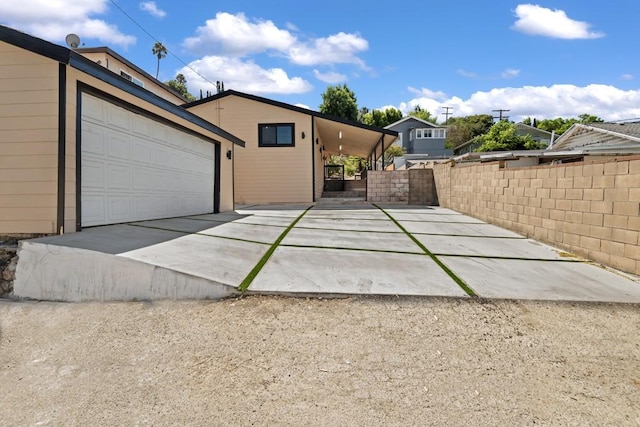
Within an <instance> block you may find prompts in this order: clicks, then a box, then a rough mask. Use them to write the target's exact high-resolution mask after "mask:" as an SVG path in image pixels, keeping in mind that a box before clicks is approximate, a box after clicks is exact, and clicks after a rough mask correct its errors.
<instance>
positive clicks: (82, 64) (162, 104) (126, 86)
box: [0, 25, 245, 147]
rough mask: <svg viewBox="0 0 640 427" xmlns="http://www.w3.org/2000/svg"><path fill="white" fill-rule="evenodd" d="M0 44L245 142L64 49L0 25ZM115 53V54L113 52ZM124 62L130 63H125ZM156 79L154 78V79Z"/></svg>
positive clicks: (240, 143)
mask: <svg viewBox="0 0 640 427" xmlns="http://www.w3.org/2000/svg"><path fill="white" fill-rule="evenodd" d="M0 41H4V42H7V43H9V44H12V45H14V46H17V47H19V48H22V49H25V50H28V51H31V52H33V53H36V54H38V55H42V56H45V57H47V58H50V59H53V60H54V61H58V62H60V63H62V64H68V65H70V66H72V67H73V68H76V69H78V70H80V71H82V72H84V73H86V74H89V75H90V76H93V77H95V78H97V79H99V80H102V81H103V82H105V83H108V84H110V85H112V86H115V87H117V88H118V89H121V90H123V91H125V92H127V93H129V94H131V95H133V96H136V97H138V98H140V99H142V100H144V101H147V102H149V103H150V104H153V105H155V106H156V107H159V108H162V109H163V110H165V111H167V112H170V113H172V114H174V115H176V116H178V117H181V118H183V119H185V120H187V121H189V122H191V123H193V124H195V125H198V126H200V127H201V128H203V129H206V130H208V131H210V132H211V133H213V134H215V135H218V136H220V137H222V138H225V139H227V140H229V141H231V142H233V143H234V144H237V145H240V146H242V147H244V145H245V142H244V141H243V140H241V139H240V138H238V137H237V136H235V135H232V134H230V133H229V132H227V131H224V130H222V129H220V128H219V127H217V126H215V125H214V124H212V123H209V122H208V121H206V120H204V119H203V118H201V117H199V116H197V115H195V114H193V113H190V112H189V111H187V110H185V109H184V108H182V107H181V106H179V105H175V104H173V103H171V102H169V101H167V100H166V99H164V98H161V97H159V96H158V95H156V94H154V93H152V92H150V91H148V90H146V89H144V88H141V87H140V86H138V85H136V84H134V83H132V82H129V81H127V80H125V79H123V78H122V77H120V76H119V75H117V74H115V73H113V72H112V71H109V70H107V69H106V68H104V67H102V66H101V65H98V64H96V63H94V62H93V61H91V60H89V59H87V58H85V57H83V56H82V55H80V54H79V53H76V52H74V51H72V50H71V49H68V48H66V47H63V46H60V45H57V44H53V43H50V42H48V41H46V40H42V39H39V38H37V37H34V36H31V35H29V34H26V33H23V32H20V31H17V30H14V29H12V28H9V27H5V26H2V25H0ZM114 53H115V52H114ZM127 63H129V62H128V61H127ZM154 80H155V79H154Z"/></svg>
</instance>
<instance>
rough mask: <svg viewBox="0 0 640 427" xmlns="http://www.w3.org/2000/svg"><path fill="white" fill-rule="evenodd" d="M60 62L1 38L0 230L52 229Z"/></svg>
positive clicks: (55, 196) (20, 231)
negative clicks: (3, 40)
mask: <svg viewBox="0 0 640 427" xmlns="http://www.w3.org/2000/svg"><path fill="white" fill-rule="evenodd" d="M57 158H58V63H57V62H56V61H53V60H51V59H47V58H44V57H42V56H40V55H37V54H34V53H31V52H28V51H26V50H23V49H20V48H17V47H15V46H13V45H10V44H7V43H4V42H0V234H34V233H55V232H56V220H57V211H56V206H57V176H58V175H57V166H58V163H57Z"/></svg>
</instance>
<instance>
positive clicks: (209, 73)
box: [177, 56, 313, 95]
mask: <svg viewBox="0 0 640 427" xmlns="http://www.w3.org/2000/svg"><path fill="white" fill-rule="evenodd" d="M189 66H190V67H191V68H193V69H195V70H196V71H197V72H198V73H199V74H201V75H203V76H204V77H206V78H207V79H208V80H209V81H212V82H216V81H218V80H221V81H223V82H224V86H225V88H226V89H234V90H238V91H241V92H247V93H251V94H255V95H263V94H297V93H305V92H309V91H310V90H311V89H313V86H312V85H311V83H309V82H308V81H306V80H304V79H302V78H301V77H289V76H288V75H287V73H286V71H284V70H283V69H282V68H270V69H265V68H261V67H260V66H259V65H257V64H255V63H254V62H252V61H243V60H241V59H238V58H230V57H222V56H205V57H204V58H202V59H199V60H197V61H193V62H192V63H190V64H189ZM191 68H188V67H183V68H182V69H180V70H178V71H177V73H182V74H184V76H185V77H186V79H187V82H188V83H187V84H188V86H189V90H190V91H191V93H193V94H197V93H199V92H200V90H202V91H203V92H206V91H207V90H208V91H215V87H214V86H215V85H212V84H211V83H209V82H208V81H206V80H204V79H203V78H202V77H200V76H199V75H198V74H196V73H195V72H194V71H193V70H192V69H191Z"/></svg>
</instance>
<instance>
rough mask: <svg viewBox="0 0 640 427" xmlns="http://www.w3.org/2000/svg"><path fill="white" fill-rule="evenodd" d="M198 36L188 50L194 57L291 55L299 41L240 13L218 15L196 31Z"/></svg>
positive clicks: (221, 13) (266, 23) (188, 43)
mask: <svg viewBox="0 0 640 427" xmlns="http://www.w3.org/2000/svg"><path fill="white" fill-rule="evenodd" d="M196 33H197V36H195V37H189V38H187V39H186V40H185V41H184V46H185V47H186V48H187V49H189V50H190V51H192V52H194V53H206V54H226V55H233V56H238V57H242V56H245V55H248V54H251V53H260V52H265V51H269V50H275V51H281V52H285V51H287V50H288V49H289V48H290V47H291V46H292V45H293V44H294V43H295V41H296V38H295V37H294V36H293V35H292V34H291V33H290V32H289V31H287V30H281V29H279V28H278V27H276V25H275V24H274V23H273V22H271V21H264V20H255V21H254V22H251V21H249V20H248V19H247V17H246V16H245V15H244V14H242V13H238V14H237V15H232V14H230V13H226V12H218V13H217V14H216V17H215V18H214V19H208V20H207V21H206V23H205V25H204V26H202V27H198V28H197V29H196Z"/></svg>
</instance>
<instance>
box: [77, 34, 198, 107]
mask: <svg viewBox="0 0 640 427" xmlns="http://www.w3.org/2000/svg"><path fill="white" fill-rule="evenodd" d="M74 51H75V52H78V53H79V54H81V55H82V54H83V53H106V54H107V55H109V56H113V57H114V58H116V59H117V60H118V61H120V62H123V63H125V64H127V66H128V67H130V68H132V69H134V70H136V72H138V73H140V74H142V75H143V76H145V77H146V78H148V79H149V80H151V81H152V82H153V83H155V84H156V85H158V86H160V87H161V88H162V89H165V90H167V91H168V92H171V93H172V94H174V95H175V96H177V97H178V98H180V99H182V100H184V101H185V102H187V101H189V100H188V99H187V98H185V97H184V96H182V94H180V93H178V91H176V90H174V89H172V88H171V87H169V86H167V85H166V84H164V83H163V82H161V81H160V80H158V79H156V78H155V77H153V76H152V75H151V74H149V73H147V72H146V71H144V70H143V69H142V68H140V67H138V66H137V65H136V64H134V63H133V62H131V61H129V60H128V59H127V58H125V57H124V56H122V55H120V54H119V53H117V52H115V51H114V50H111V49H110V48H108V47H106V46H101V47H83V48H79V49H74Z"/></svg>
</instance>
